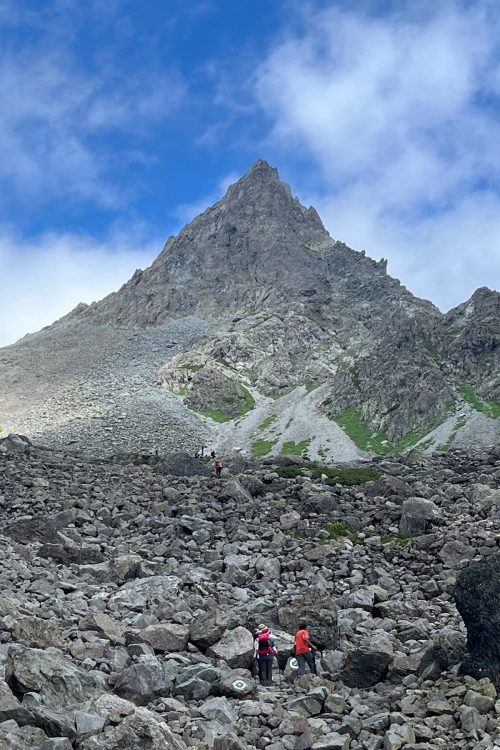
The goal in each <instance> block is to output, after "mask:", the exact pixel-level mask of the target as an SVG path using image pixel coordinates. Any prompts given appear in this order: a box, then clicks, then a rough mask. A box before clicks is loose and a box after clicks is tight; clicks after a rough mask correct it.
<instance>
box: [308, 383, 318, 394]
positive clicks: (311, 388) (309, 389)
mask: <svg viewBox="0 0 500 750" xmlns="http://www.w3.org/2000/svg"><path fill="white" fill-rule="evenodd" d="M305 385H306V391H307V393H311V391H314V390H315V389H316V388H319V383H306V384H305Z"/></svg>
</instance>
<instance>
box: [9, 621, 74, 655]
mask: <svg viewBox="0 0 500 750" xmlns="http://www.w3.org/2000/svg"><path fill="white" fill-rule="evenodd" d="M14 638H15V639H16V641H22V642H23V643H26V644H28V645H29V646H32V647H33V648H40V649H43V648H48V647H49V646H54V647H55V648H63V646H64V642H63V638H62V634H61V631H60V630H59V628H58V626H57V625H56V624H55V623H54V622H51V621H50V620H42V618H41V617H23V618H22V619H20V620H17V622H16V624H15V626H14Z"/></svg>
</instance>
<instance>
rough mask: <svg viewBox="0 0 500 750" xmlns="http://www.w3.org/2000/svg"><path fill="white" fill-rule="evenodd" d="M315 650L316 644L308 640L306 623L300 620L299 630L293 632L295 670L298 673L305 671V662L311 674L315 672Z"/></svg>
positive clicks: (301, 673)
mask: <svg viewBox="0 0 500 750" xmlns="http://www.w3.org/2000/svg"><path fill="white" fill-rule="evenodd" d="M316 650H317V649H316V646H313V645H312V643H311V641H310V635H309V631H308V629H307V624H306V623H305V622H301V623H300V625H299V630H298V632H297V633H296V634H295V658H296V659H297V664H298V665H299V671H298V672H297V674H298V675H303V674H305V673H306V664H307V666H308V667H309V671H310V672H311V674H316V662H315V660H314V652H315V651H316Z"/></svg>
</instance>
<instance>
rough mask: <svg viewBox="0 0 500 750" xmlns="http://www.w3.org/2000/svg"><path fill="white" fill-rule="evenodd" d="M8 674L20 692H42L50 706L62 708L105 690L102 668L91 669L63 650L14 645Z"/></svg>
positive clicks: (18, 692)
mask: <svg viewBox="0 0 500 750" xmlns="http://www.w3.org/2000/svg"><path fill="white" fill-rule="evenodd" d="M5 678H6V681H7V683H8V685H9V686H10V688H11V689H12V690H13V692H14V693H16V695H19V694H22V693H30V692H37V693H40V694H41V696H42V698H43V702H44V704H45V705H46V706H48V707H53V708H60V707H66V706H74V705H77V704H82V703H85V702H86V701H88V700H91V699H92V698H97V697H98V695H99V694H100V693H102V692H104V690H105V685H106V678H105V676H104V675H103V674H102V672H97V671H91V672H87V671H85V670H83V669H80V668H79V667H77V666H76V665H75V664H73V662H71V661H70V660H69V659H66V658H65V657H64V656H63V655H62V654H61V653H60V651H57V650H56V649H52V648H48V649H47V650H45V651H41V650H39V649H35V648H26V647H24V646H18V645H16V646H11V648H10V649H9V654H8V657H7V663H6V667H5Z"/></svg>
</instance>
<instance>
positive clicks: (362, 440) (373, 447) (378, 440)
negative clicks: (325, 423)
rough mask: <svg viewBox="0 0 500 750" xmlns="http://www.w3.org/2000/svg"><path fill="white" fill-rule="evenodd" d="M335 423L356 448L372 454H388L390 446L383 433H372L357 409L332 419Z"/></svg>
mask: <svg viewBox="0 0 500 750" xmlns="http://www.w3.org/2000/svg"><path fill="white" fill-rule="evenodd" d="M334 420H335V422H336V423H337V424H338V425H339V427H341V428H342V429H343V430H344V432H345V433H346V435H347V436H348V437H350V438H351V440H352V441H353V443H355V444H356V445H357V446H358V448H361V450H365V451H373V453H380V454H383V453H389V451H390V446H389V443H388V441H387V434H386V433H385V431H383V430H382V431H380V432H377V433H374V432H373V430H371V429H370V428H369V427H368V426H367V425H366V424H365V423H364V422H363V420H362V419H361V414H360V412H359V410H358V409H354V408H353V409H347V410H346V411H344V412H342V414H339V415H338V416H336V417H334Z"/></svg>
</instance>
